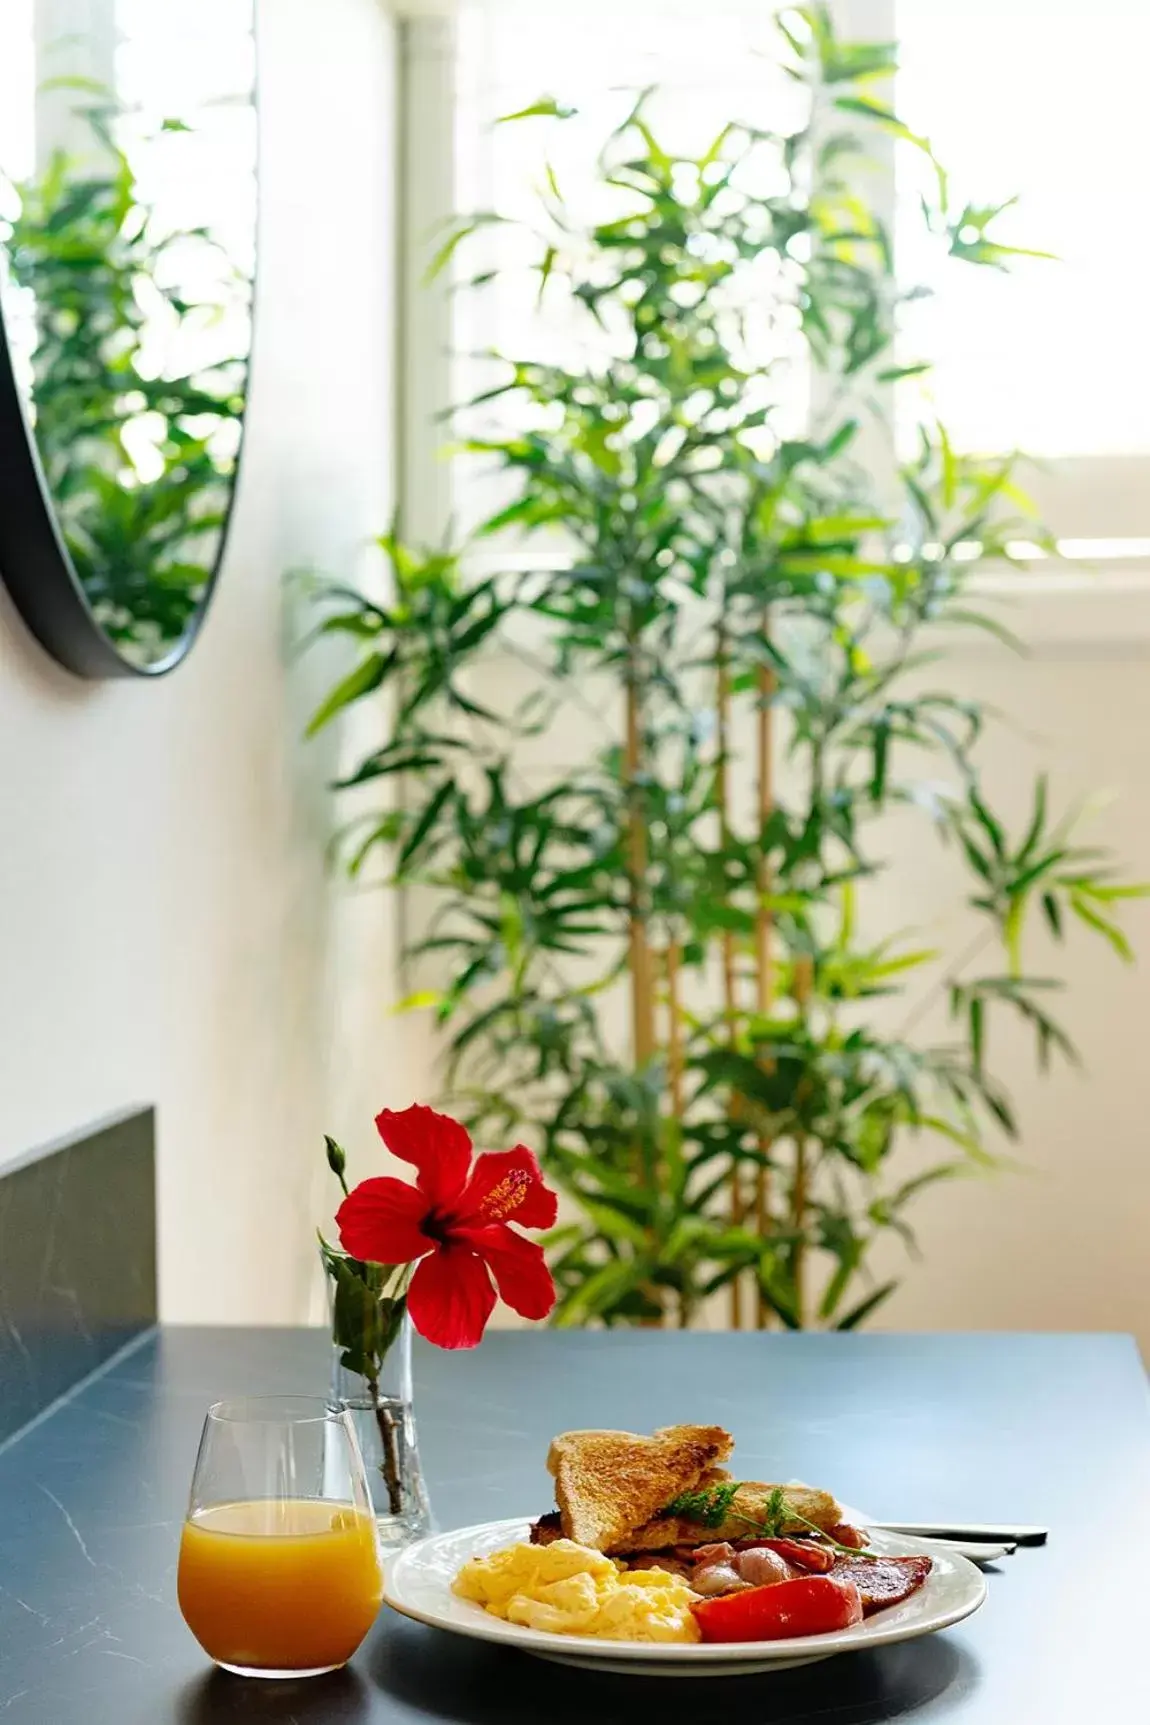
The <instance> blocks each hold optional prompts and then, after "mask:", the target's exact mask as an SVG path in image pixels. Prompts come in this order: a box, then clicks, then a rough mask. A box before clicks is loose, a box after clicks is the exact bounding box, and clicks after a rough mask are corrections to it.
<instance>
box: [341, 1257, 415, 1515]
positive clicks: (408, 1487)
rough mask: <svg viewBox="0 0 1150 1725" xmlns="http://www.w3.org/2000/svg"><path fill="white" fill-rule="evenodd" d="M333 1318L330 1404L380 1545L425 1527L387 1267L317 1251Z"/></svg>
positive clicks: (407, 1372)
mask: <svg viewBox="0 0 1150 1725" xmlns="http://www.w3.org/2000/svg"><path fill="white" fill-rule="evenodd" d="M323 1262H324V1270H325V1272H326V1275H327V1285H328V1294H329V1304H330V1310H331V1320H332V1379H331V1405H332V1406H333V1407H334V1408H337V1409H341V1410H344V1411H346V1412H347V1413H348V1414H349V1415H350V1417H351V1421H352V1424H353V1425H354V1427H355V1433H356V1436H357V1438H358V1439H359V1446H360V1450H361V1452H362V1454H363V1459H364V1462H365V1464H366V1468H367V1477H368V1483H369V1486H370V1488H371V1498H372V1506H373V1508H374V1510H375V1517H376V1521H377V1523H378V1525H379V1534H380V1539H381V1541H382V1542H383V1544H384V1545H385V1546H396V1545H402V1544H404V1543H406V1541H408V1540H410V1539H415V1538H418V1536H419V1535H420V1534H422V1533H426V1532H427V1530H428V1528H429V1527H430V1526H431V1507H430V1504H429V1502H428V1497H427V1487H426V1486H425V1484H424V1481H423V1472H422V1469H421V1468H420V1465H419V1442H418V1438H417V1435H416V1429H415V1410H414V1408H413V1406H412V1389H411V1319H410V1318H409V1317H408V1315H407V1311H406V1307H405V1302H404V1301H403V1299H402V1298H400V1299H396V1298H394V1297H393V1295H392V1294H391V1293H389V1292H388V1284H387V1282H386V1281H385V1280H384V1278H386V1277H387V1276H388V1275H393V1274H394V1272H393V1271H390V1270H388V1269H386V1268H381V1267H380V1266H378V1265H374V1264H359V1263H357V1262H356V1261H355V1260H354V1259H351V1258H344V1257H342V1256H340V1255H339V1254H337V1253H334V1252H332V1251H331V1250H330V1249H325V1251H324V1253H323Z"/></svg>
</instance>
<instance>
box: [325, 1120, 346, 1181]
mask: <svg viewBox="0 0 1150 1725" xmlns="http://www.w3.org/2000/svg"><path fill="white" fill-rule="evenodd" d="M323 1141H324V1143H325V1144H326V1145H327V1165H328V1167H329V1168H330V1169H331V1171H332V1173H333V1174H334V1175H335V1177H336V1179H337V1180H338V1181H339V1183H340V1185H341V1186H342V1187H343V1189H344V1193H345V1194H346V1192H347V1181H346V1180H345V1179H344V1172H345V1170H346V1168H347V1157H346V1156H345V1155H344V1153H343V1149H342V1147H341V1146H340V1145H338V1144H337V1143H336V1141H335V1139H334V1138H331V1137H329V1136H328V1134H327V1133H326V1132H325V1133H324V1135H323Z"/></svg>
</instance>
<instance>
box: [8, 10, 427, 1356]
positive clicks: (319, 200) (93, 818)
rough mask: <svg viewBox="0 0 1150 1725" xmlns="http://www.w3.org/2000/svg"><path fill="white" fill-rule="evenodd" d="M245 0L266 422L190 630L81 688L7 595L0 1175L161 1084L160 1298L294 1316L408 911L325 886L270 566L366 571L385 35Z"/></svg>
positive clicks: (379, 480)
mask: <svg viewBox="0 0 1150 1725" xmlns="http://www.w3.org/2000/svg"><path fill="white" fill-rule="evenodd" d="M259 11H260V25H261V41H260V60H261V91H260V100H261V106H262V137H261V145H262V231H261V261H260V281H259V293H258V308H257V320H256V329H257V334H256V352H255V359H254V368H253V376H252V399H251V411H250V420H249V429H248V439H247V446H246V451H245V457H244V472H243V479H242V484H241V488H240V497H239V506H238V511H237V514H236V517H235V524H234V532H233V536H232V539H231V543H230V546H229V549H228V554H227V559H226V566H225V569H224V574H223V579H222V583H221V586H220V589H219V593H218V597H217V600H216V602H215V604H214V606H213V608H212V613H211V616H210V618H209V621H208V624H207V627H206V629H205V631H204V634H203V636H202V639H201V641H200V643H199V645H198V646H197V648H196V650H195V652H194V653H193V654H192V656H191V658H190V659H189V661H188V662H187V664H186V665H185V666H183V667H182V668H181V669H179V670H178V671H177V672H176V673H175V674H174V675H173V676H172V677H171V678H169V679H167V680H164V681H162V682H160V683H159V684H156V685H154V686H152V685H142V684H139V683H127V682H125V683H116V684H103V685H100V684H90V685H89V684H84V683H81V682H79V681H76V680H75V679H73V678H71V677H69V676H68V675H67V674H66V673H65V672H63V671H60V670H57V669H56V668H55V667H54V666H53V665H52V664H50V663H49V662H48V661H47V660H46V659H45V657H44V656H43V654H42V653H41V652H40V650H39V649H38V648H37V647H36V646H35V645H34V643H32V641H31V640H30V639H29V637H28V636H27V635H26V633H25V632H24V630H23V628H22V626H21V624H20V622H19V620H18V618H17V617H16V616H15V614H14V612H13V610H12V608H11V607H10V605H9V604H8V602H7V601H6V600H4V599H0V831H2V833H3V843H2V844H0V1165H2V1164H3V1163H4V1162H5V1161H6V1160H10V1159H11V1158H12V1157H14V1156H16V1155H18V1154H21V1153H23V1152H24V1151H25V1150H27V1149H29V1148H31V1147H33V1146H34V1145H37V1144H39V1143H41V1142H43V1141H45V1140H48V1139H50V1138H52V1137H55V1136H57V1135H59V1134H63V1133H67V1132H69V1131H72V1130H74V1129H76V1128H79V1127H81V1126H83V1125H84V1124H85V1123H87V1122H89V1121H91V1120H92V1119H94V1118H96V1117H98V1116H100V1115H103V1114H106V1113H108V1112H109V1111H112V1110H115V1109H119V1108H121V1107H123V1106H124V1105H126V1104H128V1103H131V1102H136V1101H153V1102H155V1103H156V1104H157V1105H158V1108H159V1131H160V1139H159V1145H160V1158H159V1186H160V1196H159V1208H160V1217H159V1226H160V1263H161V1300H162V1308H163V1313H164V1315H165V1316H166V1317H168V1318H171V1319H195V1320H199V1321H217V1320H219V1321H228V1320H248V1321H268V1322H279V1321H293V1320H299V1319H301V1318H302V1317H304V1316H305V1314H306V1312H307V1310H308V1306H309V1299H310V1297H311V1294H312V1292H313V1288H312V1282H313V1260H312V1253H311V1249H310V1244H309V1242H310V1240H311V1237H312V1227H313V1224H314V1220H315V1216H316V1214H318V1213H319V1207H320V1194H321V1191H323V1190H324V1188H323V1186H322V1176H321V1173H320V1171H319V1158H320V1155H321V1152H322V1137H321V1134H322V1132H323V1130H324V1129H325V1128H327V1129H329V1130H334V1131H340V1132H343V1131H352V1129H353V1128H355V1127H358V1128H359V1130H360V1131H362V1126H363V1123H364V1122H366V1123H367V1132H366V1133H365V1134H363V1136H364V1138H365V1142H366V1140H367V1139H369V1138H370V1116H371V1113H372V1112H373V1111H374V1109H376V1108H378V1107H379V1106H381V1104H382V1102H383V1101H384V1100H386V1099H389V1095H388V1074H387V1073H386V1072H385V1071H383V1070H382V1068H383V1066H384V1060H383V1053H384V1051H385V1049H386V1047H387V1045H388V1038H390V1037H392V1036H393V1032H392V1030H391V1028H390V1026H389V1024H388V1021H387V1020H386V1018H385V1016H384V1009H385V1007H386V1005H387V1003H388V999H389V998H390V995H389V991H390V990H391V988H392V970H393V963H392V958H391V952H392V944H393V943H392V928H391V925H392V922H393V907H392V905H391V904H390V903H389V901H388V900H387V898H386V897H385V896H383V895H377V896H375V897H373V898H372V899H370V900H366V899H365V900H361V901H359V902H358V903H357V904H354V905H351V904H347V903H345V902H342V901H340V902H338V903H337V896H336V894H335V893H334V892H333V890H332V888H331V887H330V885H329V883H328V881H327V879H326V878H325V871H324V863H323V847H324V843H325V839H326V836H327V827H328V823H329V819H330V811H329V808H328V806H327V799H326V796H325V793H324V789H323V786H324V781H325V775H326V774H327V772H328V770H329V769H330V766H331V761H330V746H328V747H326V748H325V747H322V746H320V745H315V746H312V747H311V748H310V749H309V750H305V749H303V748H302V747H301V744H300V740H299V739H300V733H301V730H302V727H303V723H304V720H305V717H306V714H307V712H308V710H309V707H310V705H311V704H312V701H313V698H314V696H315V694H316V691H317V688H318V687H319V685H320V683H322V681H323V679H324V675H325V673H324V670H323V667H322V666H321V665H320V664H318V663H316V662H313V663H309V664H305V665H304V666H302V667H301V666H298V665H296V666H292V665H291V664H290V663H289V662H288V659H287V655H286V654H285V645H286V641H287V637H288V633H289V627H288V623H287V621H286V619H285V615H284V602H283V582H282V577H283V574H284V571H285V570H286V569H288V568H289V567H291V566H293V565H299V564H304V563H310V564H313V565H315V566H320V567H323V568H325V569H328V570H332V571H337V570H338V571H342V572H345V573H346V572H354V570H355V568H356V564H357V560H358V559H359V558H360V557H361V554H362V546H363V544H364V542H365V540H366V538H367V536H368V535H370V534H372V533H375V532H378V531H379V530H380V529H381V527H382V526H384V525H385V524H386V522H387V520H388V518H389V515H390V509H391V495H392V487H391V469H392V460H393V448H392V443H393V438H392V416H393V393H394V392H393V386H392V369H393V344H394V293H393V280H392V278H393V257H392V234H393V231H394V189H393V183H392V181H393V171H394V160H395V150H394V137H393V129H394V124H395V88H394V77H395V43H394V27H393V25H392V24H391V22H390V19H389V17H388V15H387V13H386V11H385V9H384V7H383V6H382V4H381V3H380V0H324V4H323V6H322V7H317V6H316V4H315V0H262V3H261V5H260V8H259ZM321 14H322V18H321ZM349 952H354V955H355V958H356V962H357V966H358V972H357V974H358V976H359V978H360V982H359V983H357V982H354V981H353V982H351V983H349V984H348V986H346V987H343V986H341V973H342V970H343V966H344V961H345V960H346V957H347V955H348V954H349ZM402 1082H403V1080H402V1076H401V1079H400V1083H401V1086H402Z"/></svg>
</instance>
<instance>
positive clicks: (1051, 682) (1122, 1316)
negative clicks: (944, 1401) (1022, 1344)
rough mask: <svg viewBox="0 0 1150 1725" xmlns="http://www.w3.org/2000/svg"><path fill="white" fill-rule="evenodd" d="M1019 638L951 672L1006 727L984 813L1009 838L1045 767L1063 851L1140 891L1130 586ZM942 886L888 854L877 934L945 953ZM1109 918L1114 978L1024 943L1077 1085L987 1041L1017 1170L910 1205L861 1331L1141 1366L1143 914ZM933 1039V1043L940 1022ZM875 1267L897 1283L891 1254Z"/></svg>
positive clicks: (1056, 613) (1143, 655) (1147, 851)
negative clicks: (1068, 1345) (1102, 851)
mask: <svg viewBox="0 0 1150 1725" xmlns="http://www.w3.org/2000/svg"><path fill="white" fill-rule="evenodd" d="M1019 621H1020V622H1021V624H1022V628H1023V633H1024V634H1025V635H1026V636H1027V637H1028V638H1029V639H1030V641H1031V642H1032V644H1033V645H1032V651H1031V654H1030V656H1029V657H1027V658H1026V659H1021V660H1020V659H1017V658H1014V657H1012V656H1009V655H1007V654H1006V653H1004V652H1002V651H1001V650H998V649H994V648H992V649H991V650H990V651H988V652H983V653H979V654H975V655H973V656H970V657H967V658H964V659H963V661H962V662H961V664H960V665H959V667H958V676H959V678H960V680H961V685H962V691H963V693H966V694H969V695H971V696H974V697H976V698H981V699H983V700H986V701H987V702H990V703H992V704H994V705H996V706H998V707H999V708H1000V709H1002V710H1003V711H1004V712H1005V714H1006V715H1008V717H1009V719H1010V721H1011V724H1010V725H1009V726H1008V727H1007V728H1006V730H1004V731H1002V732H1000V733H998V737H997V740H996V741H995V743H994V744H993V746H991V747H990V748H988V749H987V750H986V751H985V752H984V760H985V762H986V775H987V782H988V785H989V788H990V790H991V792H992V793H993V794H994V796H995V797H996V799H997V801H996V806H998V807H1000V808H1006V809H1010V810H1013V811H1014V813H1015V815H1016V818H1017V819H1018V820H1019V821H1020V823H1021V820H1022V819H1023V818H1024V814H1025V809H1026V804H1027V799H1028V797H1029V795H1030V787H1031V784H1032V781H1033V774H1034V773H1035V772H1036V771H1037V770H1040V769H1041V768H1043V767H1048V768H1049V769H1050V772H1051V790H1052V797H1053V798H1054V799H1055V800H1056V801H1057V802H1058V803H1059V804H1060V805H1061V806H1067V805H1069V804H1072V803H1073V802H1074V801H1076V800H1077V799H1078V798H1081V797H1086V798H1091V797H1097V798H1098V799H1099V802H1100V803H1102V804H1103V805H1104V806H1102V807H1101V808H1100V811H1099V813H1098V815H1097V818H1096V819H1094V820H1093V821H1092V822H1091V823H1090V825H1089V827H1088V828H1087V829H1084V830H1083V832H1082V835H1081V840H1082V842H1083V843H1087V844H1089V843H1101V844H1111V845H1113V846H1114V848H1115V849H1116V851H1117V852H1118V855H1119V858H1120V860H1121V862H1122V863H1123V865H1124V866H1125V869H1126V872H1127V874H1128V876H1133V877H1134V878H1137V879H1141V880H1146V879H1150V769H1148V765H1147V762H1148V752H1150V630H1148V627H1147V624H1148V621H1150V618H1148V613H1147V600H1146V592H1145V586H1143V591H1142V592H1141V593H1138V592H1136V591H1126V590H1124V589H1123V587H1122V585H1121V584H1118V585H1117V586H1115V587H1108V586H1107V584H1106V583H1105V582H1102V583H1100V584H1099V588H1098V591H1097V594H1096V596H1095V597H1094V598H1091V597H1090V596H1089V595H1088V593H1086V592H1080V593H1074V592H1073V591H1071V592H1070V593H1069V594H1067V595H1066V596H1064V597H1061V598H1059V597H1057V596H1056V595H1054V594H1048V595H1046V596H1045V597H1039V598H1035V599H1032V600H1028V601H1027V602H1026V603H1025V604H1024V605H1023V606H1022V607H1021V608H1020V610H1019ZM952 881H953V874H952V872H950V871H948V870H947V869H946V867H945V866H944V865H943V864H942V863H941V861H940V859H939V855H938V851H937V849H936V848H935V847H933V846H932V845H931V842H930V840H929V839H923V838H921V837H919V838H917V839H915V840H914V841H913V843H908V844H907V845H906V846H905V848H904V850H903V852H902V856H901V866H900V868H899V869H898V871H897V873H896V874H895V875H894V877H893V883H894V886H895V887H896V888H897V891H888V892H887V894H886V901H885V903H884V905H883V906H882V911H883V918H884V920H885V921H886V922H887V923H888V924H889V925H895V924H899V925H902V926H905V925H907V924H916V925H918V926H920V927H922V928H923V929H924V931H925V932H926V933H927V935H928V939H930V938H933V937H935V936H936V935H937V936H939V937H941V939H942V940H944V941H945V945H946V948H947V950H949V951H954V950H956V946H955V937H956V936H957V937H958V940H959V947H958V950H960V949H961V940H962V936H961V925H960V919H958V918H956V916H955V912H954V908H953V898H952V896H951V894H950V886H951V883H952ZM947 907H949V908H947ZM1122 920H1123V923H1124V926H1125V928H1126V930H1127V932H1128V933H1129V935H1130V938H1131V940H1132V942H1133V944H1134V947H1135V950H1136V953H1137V955H1138V962H1137V963H1136V965H1134V966H1131V967H1126V966H1124V965H1123V964H1121V963H1120V962H1119V961H1118V960H1117V959H1116V958H1115V957H1114V956H1113V955H1112V954H1111V952H1110V950H1109V948H1108V947H1106V945H1105V943H1104V942H1102V941H1100V940H1096V939H1094V938H1093V937H1092V936H1090V935H1089V934H1086V933H1072V934H1071V936H1070V937H1069V939H1068V943H1067V945H1066V947H1065V948H1059V947H1058V946H1056V945H1054V943H1053V942H1052V941H1050V940H1049V939H1046V938H1044V937H1043V931H1042V930H1041V929H1036V930H1035V932H1034V937H1033V938H1032V940H1031V941H1030V943H1029V949H1028V952H1027V955H1026V956H1027V968H1028V969H1029V970H1030V972H1031V974H1037V975H1052V976H1062V977H1064V978H1065V979H1066V981H1067V984H1068V986H1067V990H1066V994H1065V998H1064V999H1062V1000H1055V1001H1054V1002H1052V1005H1053V1006H1054V1007H1055V1011H1056V1015H1057V1016H1060V1017H1061V1018H1062V1020H1063V1022H1064V1023H1065V1024H1066V1026H1067V1028H1068V1029H1069V1031H1070V1033H1071V1035H1072V1037H1073V1039H1074V1041H1075V1042H1076V1044H1077V1045H1078V1048H1079V1051H1080V1053H1081V1056H1082V1066H1081V1069H1079V1070H1077V1071H1075V1070H1074V1069H1068V1068H1067V1067H1066V1066H1065V1065H1062V1064H1059V1065H1057V1066H1056V1067H1055V1068H1054V1069H1053V1071H1052V1072H1051V1074H1050V1075H1049V1076H1047V1077H1045V1078H1042V1077H1039V1076H1038V1075H1037V1074H1036V1072H1035V1067H1034V1057H1033V1039H1032V1038H1031V1037H1030V1036H1029V1035H1028V1034H1023V1033H1014V1032H1009V1033H1007V1034H1005V1035H1002V1036H1001V1037H1000V1036H998V1035H995V1034H994V1033H993V1032H992V1042H991V1045H990V1048H989V1059H990V1064H991V1066H992V1068H993V1069H995V1070H996V1071H997V1072H998V1073H999V1074H1000V1075H1001V1077H1002V1078H1003V1079H1004V1080H1005V1082H1006V1084H1007V1087H1008V1089H1009V1090H1010V1092H1011V1094H1012V1096H1013V1098H1014V1100H1015V1102H1016V1104H1017V1112H1018V1116H1019V1122H1020V1126H1021V1144H1020V1146H1018V1147H1017V1148H1016V1150H1015V1154H1017V1155H1018V1157H1019V1158H1020V1160H1021V1161H1022V1162H1023V1163H1024V1164H1025V1168H1024V1171H1022V1172H1019V1173H1003V1174H1000V1175H996V1176H994V1177H992V1178H990V1179H982V1178H979V1179H976V1180H972V1181H969V1182H962V1183H958V1184H950V1185H947V1186H942V1187H938V1188H935V1189H934V1190H933V1191H932V1192H931V1193H930V1194H929V1195H927V1196H924V1198H923V1200H922V1202H921V1204H920V1206H919V1208H918V1210H917V1212H916V1215H915V1218H914V1219H915V1222H916V1225H917V1229H918V1233H919V1239H920V1243H921V1246H922V1250H923V1254H924V1260H923V1262H922V1264H920V1265H918V1266H914V1265H912V1266H910V1268H909V1271H908V1274H907V1280H906V1282H905V1285H904V1286H903V1288H902V1289H901V1290H900V1292H899V1293H898V1294H897V1295H896V1296H895V1297H894V1298H893V1299H892V1301H891V1302H890V1304H889V1306H888V1307H887V1308H886V1309H885V1312H884V1314H883V1317H882V1319H881V1327H883V1328H888V1329H900V1328H902V1329H934V1328H939V1329H981V1328H989V1329H1012V1328H1014V1329H1117V1330H1132V1331H1134V1332H1135V1333H1136V1334H1137V1335H1138V1337H1139V1339H1140V1341H1141V1344H1142V1347H1143V1350H1144V1352H1145V1353H1146V1355H1147V1357H1148V1358H1150V1278H1148V1275H1147V1262H1148V1258H1147V1239H1148V1238H1150V1158H1148V1156H1147V1144H1148V1137H1150V1057H1148V1053H1147V1029H1148V1027H1150V901H1145V900H1142V901H1137V902H1134V903H1131V904H1129V905H1128V906H1126V907H1124V914H1123V918H1122ZM935 1023H936V1025H937V1027H938V1029H939V1030H940V1032H941V1033H942V1034H943V1035H945V1030H946V1025H945V1021H944V1020H942V1019H936V1020H935ZM888 1261H889V1263H890V1265H891V1267H892V1269H895V1268H897V1267H899V1263H900V1260H899V1255H898V1254H896V1253H892V1254H891V1255H890V1257H889V1260H888ZM884 1268H885V1265H884Z"/></svg>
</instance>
